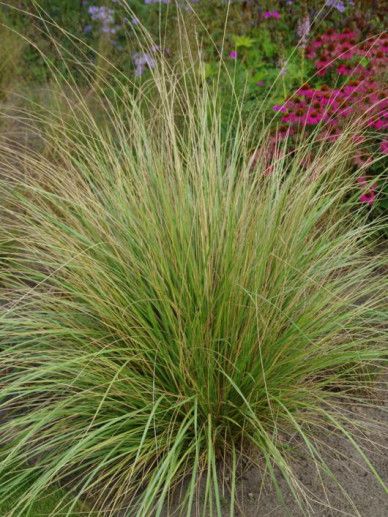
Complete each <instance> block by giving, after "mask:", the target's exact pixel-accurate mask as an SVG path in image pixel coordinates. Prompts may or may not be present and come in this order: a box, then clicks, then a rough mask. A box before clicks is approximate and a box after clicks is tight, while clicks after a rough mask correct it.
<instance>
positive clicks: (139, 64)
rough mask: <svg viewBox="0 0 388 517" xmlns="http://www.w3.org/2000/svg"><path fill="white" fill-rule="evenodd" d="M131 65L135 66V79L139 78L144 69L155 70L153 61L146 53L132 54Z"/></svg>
mask: <svg viewBox="0 0 388 517" xmlns="http://www.w3.org/2000/svg"><path fill="white" fill-rule="evenodd" d="M132 63H133V64H134V66H135V77H141V76H142V75H143V74H144V71H145V69H146V68H151V69H152V68H155V66H156V61H155V59H154V58H153V57H152V56H151V55H150V54H148V53H147V52H134V53H133V54H132Z"/></svg>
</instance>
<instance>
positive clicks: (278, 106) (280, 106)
mask: <svg viewBox="0 0 388 517" xmlns="http://www.w3.org/2000/svg"><path fill="white" fill-rule="evenodd" d="M272 109H273V110H274V111H281V112H282V113H284V112H285V111H286V107H285V106H284V104H275V105H274V106H272Z"/></svg>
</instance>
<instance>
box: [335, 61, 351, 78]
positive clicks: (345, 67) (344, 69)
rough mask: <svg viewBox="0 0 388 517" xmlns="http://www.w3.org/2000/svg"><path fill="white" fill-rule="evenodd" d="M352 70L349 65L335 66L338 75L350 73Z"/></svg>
mask: <svg viewBox="0 0 388 517" xmlns="http://www.w3.org/2000/svg"><path fill="white" fill-rule="evenodd" d="M352 72H353V68H352V67H350V66H349V65H344V64H342V65H340V66H339V67H337V73H338V74H339V75H345V76H346V75H348V76H349V75H352Z"/></svg>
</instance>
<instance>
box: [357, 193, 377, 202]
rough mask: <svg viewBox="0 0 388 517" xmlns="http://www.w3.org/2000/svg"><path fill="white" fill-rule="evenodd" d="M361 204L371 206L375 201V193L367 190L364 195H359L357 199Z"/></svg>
mask: <svg viewBox="0 0 388 517" xmlns="http://www.w3.org/2000/svg"><path fill="white" fill-rule="evenodd" d="M359 199H360V202H361V203H365V204H367V205H373V203H374V202H375V200H376V192H375V191H374V190H369V191H368V192H365V193H364V194H361V196H360V197H359Z"/></svg>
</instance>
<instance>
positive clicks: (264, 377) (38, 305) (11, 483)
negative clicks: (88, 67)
mask: <svg viewBox="0 0 388 517" xmlns="http://www.w3.org/2000/svg"><path fill="white" fill-rule="evenodd" d="M117 82H120V83H121V88H120V89H119V87H118V84H117ZM131 92H135V93H131ZM73 93H74V95H75V97H77V95H78V98H77V101H78V103H76V102H75V101H74V97H72V98H71V100H69V102H68V105H67V106H66V110H65V111H66V114H67V115H69V113H70V114H71V113H73V114H74V117H73V118H71V117H64V116H59V115H58V114H56V113H54V111H51V110H50V112H48V113H46V115H45V114H44V110H43V111H41V112H40V115H39V117H40V120H39V125H40V131H42V127H45V129H46V131H45V133H44V135H43V136H42V133H41V138H43V140H44V141H45V143H46V144H47V148H49V149H50V152H39V153H34V152H32V151H28V152H25V153H23V152H22V151H21V150H20V148H19V149H18V150H15V149H14V148H13V147H12V146H10V145H2V155H3V158H2V169H3V171H2V179H1V183H0V189H1V196H2V197H3V198H4V199H6V208H5V211H6V214H7V217H6V218H5V220H6V227H7V228H6V230H7V232H9V233H11V234H12V235H14V242H13V253H12V257H11V258H10V259H9V260H8V261H7V275H6V281H7V286H8V287H7V289H8V291H7V292H8V299H7V301H6V303H5V304H4V305H3V306H2V307H1V312H0V365H1V370H2V376H1V394H0V410H1V415H2V418H1V420H0V436H1V446H0V499H1V500H2V501H7V500H9V499H12V497H13V495H14V494H15V493H18V494H19V493H22V494H23V495H22V496H20V497H19V499H18V501H17V503H16V504H15V506H14V509H13V511H12V512H11V514H12V515H26V514H27V512H28V509H29V508H30V506H31V505H32V504H33V502H34V501H35V500H37V499H39V497H40V496H41V495H42V494H44V493H45V492H46V491H48V490H49V489H53V488H54V487H56V486H58V485H60V486H61V487H62V488H66V491H67V494H69V493H70V494H71V496H72V497H71V499H70V502H69V499H68V497H66V499H65V498H64V499H63V501H62V502H61V503H60V504H58V506H57V509H56V510H57V512H58V513H61V514H62V515H63V514H67V515H71V512H72V511H73V510H74V509H75V508H76V505H77V504H78V502H79V501H80V500H86V501H87V502H88V505H89V507H90V512H91V513H92V512H93V511H96V512H101V513H99V514H101V515H102V514H105V513H106V514H109V515H115V514H116V513H117V512H119V511H122V512H126V513H125V515H131V516H132V515H133V516H139V517H140V516H148V515H160V514H161V512H162V511H164V509H165V506H166V504H167V500H168V497H169V495H170V493H171V490H172V489H173V488H174V487H176V486H177V484H179V483H180V482H182V481H184V486H185V491H183V492H182V497H181V499H180V501H179V505H178V509H177V511H178V512H180V513H181V514H182V515H193V514H196V513H193V512H196V511H198V512H203V514H204V515H221V514H225V515H226V512H229V514H230V515H233V514H234V511H235V508H236V504H237V502H238V501H237V499H236V483H237V478H238V466H239V463H240V459H241V457H244V458H247V459H248V460H250V461H252V463H255V464H259V465H261V466H262V468H263V470H266V471H267V473H269V477H270V479H271V480H272V481H273V483H274V484H275V485H277V484H278V475H281V476H283V477H284V479H285V480H286V482H287V484H288V486H289V489H290V490H291V492H292V493H293V495H294V496H295V498H296V499H297V501H298V502H299V504H300V506H301V508H302V509H304V510H305V511H308V509H309V508H310V503H311V501H310V495H309V494H308V492H307V491H306V489H305V487H304V486H303V484H302V482H301V481H300V480H299V479H298V478H297V476H296V475H295V473H294V472H293V470H292V467H291V463H290V454H292V447H291V449H290V443H295V440H296V441H298V440H299V444H303V445H304V447H305V448H306V451H307V453H308V454H309V457H310V458H311V461H312V462H314V464H316V466H317V473H318V475H319V476H321V477H322V482H323V483H324V480H325V476H327V475H330V471H329V470H328V466H327V465H326V464H325V462H324V460H323V458H322V457H321V454H320V452H319V447H318V444H319V443H320V440H321V439H322V435H323V433H324V431H323V430H324V429H325V428H329V429H330V430H331V431H333V430H334V431H337V432H338V433H342V434H343V435H344V436H346V437H347V438H348V439H349V441H350V442H351V443H352V444H353V445H354V447H355V448H356V449H357V450H358V451H359V453H360V455H361V457H362V459H363V460H364V461H365V464H366V466H367V467H368V468H369V469H371V470H372V472H373V473H374V474H375V476H376V482H377V483H379V482H380V483H381V484H383V480H382V479H381V478H380V476H379V473H378V472H376V470H375V469H374V467H373V465H372V464H371V462H370V461H369V459H368V456H367V454H366V453H364V452H363V450H362V447H361V445H360V443H359V442H358V441H357V437H356V435H355V434H354V429H355V428H357V424H356V423H353V427H352V426H351V425H350V424H351V421H350V417H349V413H348V412H347V411H346V410H345V409H346V407H347V404H349V403H350V402H351V401H352V403H354V404H360V405H362V404H363V403H365V404H366V405H367V404H368V401H367V399H364V398H363V397H364V393H365V391H364V389H365V388H366V387H367V386H370V385H371V383H372V380H373V377H374V376H376V375H377V374H378V372H379V371H380V370H381V368H382V367H383V359H384V356H385V355H386V348H385V345H384V339H386V337H387V336H386V334H387V332H386V327H384V325H383V323H384V318H385V313H384V307H385V305H384V303H385V301H386V300H385V298H386V293H387V289H386V288H387V285H386V284H387V281H386V277H384V276H382V274H381V265H382V263H383V256H382V255H379V254H374V255H372V254H371V250H372V249H373V245H374V236H375V234H376V232H377V230H378V229H379V228H378V226H379V224H380V223H379V222H377V221H376V222H374V223H373V224H371V223H366V222H365V221H364V215H363V214H364V212H363V211H362V210H361V209H359V208H358V209H357V208H355V207H357V206H358V195H359V193H358V189H357V187H356V186H355V183H356V181H355V177H352V175H351V174H349V160H350V157H351V156H352V152H353V145H354V144H353V143H352V140H351V138H350V135H349V134H348V133H347V132H346V131H343V132H342V134H341V135H340V136H339V138H338V140H337V141H336V142H334V143H332V144H331V145H330V146H329V147H327V146H326V147H325V145H324V144H322V143H321V142H315V141H314V138H311V139H306V140H304V141H302V142H300V144H299V145H298V146H297V148H295V149H294V150H293V151H292V152H288V151H287V148H286V142H285V140H283V141H282V142H281V143H279V144H278V146H277V148H276V149H275V151H274V152H273V155H272V160H271V167H270V169H269V168H268V160H267V159H266V160H264V159H262V158H261V157H262V156H263V155H262V154H261V153H260V150H263V149H264V150H265V149H266V148H267V136H268V137H269V135H267V130H266V128H262V127H261V125H260V123H259V122H258V121H257V120H258V118H257V117H256V119H255V121H254V122H252V123H250V124H244V123H243V122H242V121H241V119H240V118H239V112H240V106H239V101H238V99H236V100H235V112H234V113H233V114H232V115H230V116H231V117H232V119H230V120H228V121H225V120H223V115H222V110H221V109H220V99H218V97H217V92H216V91H213V90H212V89H211V88H210V87H208V86H207V85H206V82H205V81H204V80H202V79H201V77H198V74H197V73H196V74H191V71H190V70H184V71H183V72H182V71H180V70H179V69H178V68H177V69H176V70H172V69H169V68H168V67H167V65H166V64H165V63H163V62H161V63H159V64H158V66H157V67H155V69H154V70H153V71H152V79H151V80H150V84H147V83H146V84H145V86H144V87H139V89H138V90H137V91H136V90H134V89H130V88H129V87H128V88H127V86H126V82H125V79H122V78H120V80H117V81H116V84H115V85H114V87H112V89H111V90H109V86H108V85H107V84H106V83H105V84H104V85H103V90H102V89H101V91H100V96H101V101H102V102H101V106H102V108H103V110H104V115H105V116H104V117H103V118H104V123H102V122H101V115H100V114H99V115H95V114H93V113H94V111H92V110H91V109H90V107H89V104H88V102H89V101H88V100H87V99H84V98H83V97H82V96H81V95H80V94H78V92H77V91H74V92H73ZM24 116H25V115H24ZM98 117H100V118H98ZM34 122H36V121H35V120H33V119H31V124H33V123H34ZM225 128H226V129H225ZM252 142H255V146H256V149H255V150H254V151H252ZM8 155H10V157H9V159H8V158H7V156H8ZM252 156H255V159H252ZM307 156H308V157H309V159H308V160H307V159H306V157H307ZM19 158H21V160H19ZM18 163H20V164H22V166H21V165H20V166H18ZM360 427H361V424H360ZM224 487H226V489H227V490H228V492H227V493H229V498H228V501H227V510H225V507H224V506H223V504H224V502H225V501H224V498H223V497H222V494H223V493H225V492H224ZM199 492H200V494H201V497H199V498H198V497H197V494H198V493H199ZM198 501H199V502H198ZM198 507H199V509H198ZM223 512H225V513H223ZM117 514H118V513H117ZM198 514H199V513H198Z"/></svg>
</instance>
